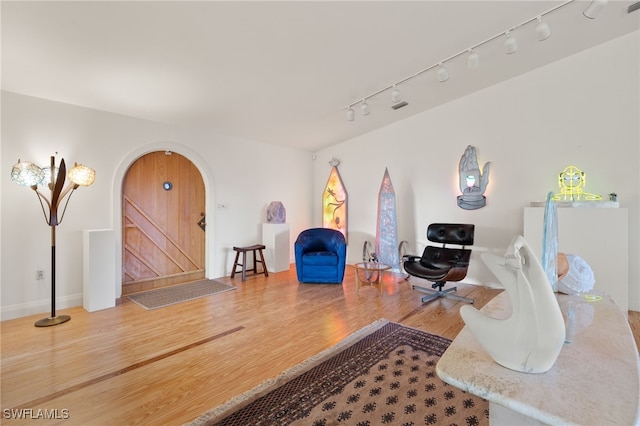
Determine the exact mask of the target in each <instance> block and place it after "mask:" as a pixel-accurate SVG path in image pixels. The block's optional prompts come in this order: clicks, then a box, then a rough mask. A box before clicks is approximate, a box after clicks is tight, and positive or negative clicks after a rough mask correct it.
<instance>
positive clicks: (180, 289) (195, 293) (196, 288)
mask: <svg viewBox="0 0 640 426" xmlns="http://www.w3.org/2000/svg"><path fill="white" fill-rule="evenodd" d="M229 290H235V287H234V286H231V285H229V284H225V283H222V282H220V281H216V280H203V281H196V282H193V283H189V284H180V285H174V286H171V287H165V288H159V289H157V290H149V291H145V292H142V293H135V294H132V295H130V296H127V297H128V298H129V300H131V301H132V302H135V303H137V304H138V305H140V306H142V307H143V308H145V309H147V310H148V309H156V308H162V307H163V306H169V305H174V304H176V303H180V302H186V301H187V300H193V299H198V298H200V297H205V296H210V295H212V294H216V293H221V292H223V291H229Z"/></svg>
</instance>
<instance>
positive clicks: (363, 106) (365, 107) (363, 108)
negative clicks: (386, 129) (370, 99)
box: [360, 99, 371, 115]
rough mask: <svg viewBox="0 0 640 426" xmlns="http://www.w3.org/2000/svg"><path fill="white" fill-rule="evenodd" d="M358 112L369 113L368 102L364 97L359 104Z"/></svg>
mask: <svg viewBox="0 0 640 426" xmlns="http://www.w3.org/2000/svg"><path fill="white" fill-rule="evenodd" d="M360 113H361V114H362V115H369V114H371V110H370V109H369V104H368V103H367V100H366V99H363V100H362V103H361V104H360Z"/></svg>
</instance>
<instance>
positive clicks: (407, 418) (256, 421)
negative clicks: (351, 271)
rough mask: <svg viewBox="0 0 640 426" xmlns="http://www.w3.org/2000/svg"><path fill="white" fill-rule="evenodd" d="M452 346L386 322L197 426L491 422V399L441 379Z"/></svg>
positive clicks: (219, 410) (239, 399) (207, 415)
mask: <svg viewBox="0 0 640 426" xmlns="http://www.w3.org/2000/svg"><path fill="white" fill-rule="evenodd" d="M450 343H451V341H450V340H449V339H445V338H444V337H440V336H436V335H432V334H429V333H426V332H424V331H421V330H417V329H414V328H410V327H406V326H403V325H401V324H396V323H392V322H389V321H386V320H379V321H376V322H375V323H373V324H371V325H369V326H368V327H366V328H364V329H362V330H361V331H359V332H357V333H356V334H354V335H352V336H350V337H349V338H347V339H345V340H344V341H343V342H341V343H340V344H338V345H336V346H335V347H333V348H330V349H328V350H327V351H324V352H322V353H321V354H319V355H318V356H316V357H314V358H313V359H310V360H307V361H306V362H304V363H303V364H300V365H299V366H296V367H294V368H292V369H291V370H289V371H286V372H285V373H283V374H282V375H281V376H279V377H277V378H276V379H273V380H270V381H267V382H265V383H263V384H262V385H260V386H258V387H257V388H255V389H253V390H251V391H249V392H247V393H246V394H243V395H241V396H239V397H237V398H234V399H232V400H231V401H229V402H228V403H226V404H224V405H223V406H221V407H218V408H216V409H214V410H211V411H209V412H207V413H205V414H204V415H202V416H200V417H199V418H198V419H196V420H195V421H194V422H193V423H191V425H194V426H195V425H199V426H200V425H230V426H231V425H233V426H237V425H243V426H247V425H305V426H306V425H313V426H327V425H337V424H348V425H356V426H373V425H403V426H409V425H465V426H475V425H488V424H489V403H488V402H487V401H485V400H483V399H481V398H478V397H476V396H474V395H471V394H468V393H466V392H464V391H463V390H460V389H458V388H456V387H453V386H450V385H448V384H446V383H444V382H443V381H442V380H440V379H439V378H438V376H437V375H436V371H435V368H436V364H437V362H438V359H439V358H440V356H441V355H442V354H443V353H444V351H445V350H446V349H447V347H448V346H449V344H450Z"/></svg>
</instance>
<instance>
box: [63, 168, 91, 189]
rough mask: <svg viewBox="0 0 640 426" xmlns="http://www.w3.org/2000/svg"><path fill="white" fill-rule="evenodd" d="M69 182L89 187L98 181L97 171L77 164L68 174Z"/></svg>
mask: <svg viewBox="0 0 640 426" xmlns="http://www.w3.org/2000/svg"><path fill="white" fill-rule="evenodd" d="M67 177H68V178H69V180H70V181H71V182H73V183H75V184H76V185H80V186H89V185H91V184H93V182H94V181H95V180H96V171H95V170H93V169H92V168H91V167H88V166H85V165H84V164H77V163H76V165H75V166H73V167H72V168H71V170H69V173H67Z"/></svg>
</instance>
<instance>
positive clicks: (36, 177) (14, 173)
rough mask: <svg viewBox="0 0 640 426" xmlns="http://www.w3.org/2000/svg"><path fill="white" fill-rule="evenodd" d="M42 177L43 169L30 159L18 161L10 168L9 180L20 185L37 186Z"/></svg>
mask: <svg viewBox="0 0 640 426" xmlns="http://www.w3.org/2000/svg"><path fill="white" fill-rule="evenodd" d="M43 179H44V170H42V169H41V168H40V167H39V166H37V165H36V164H33V163H32V162H30V161H24V162H22V161H20V160H18V162H17V163H16V164H14V166H13V167H12V168H11V180H12V181H13V182H15V183H16V184H18V185H21V186H37V185H38V184H39V183H41V182H42V180H43Z"/></svg>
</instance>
